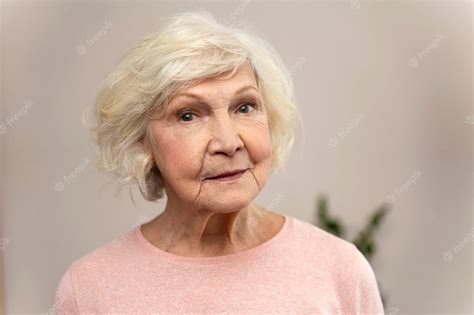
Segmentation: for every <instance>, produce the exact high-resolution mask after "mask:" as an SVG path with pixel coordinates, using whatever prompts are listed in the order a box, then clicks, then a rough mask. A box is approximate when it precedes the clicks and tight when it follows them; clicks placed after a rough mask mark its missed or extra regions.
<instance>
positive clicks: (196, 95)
mask: <svg viewBox="0 0 474 315" xmlns="http://www.w3.org/2000/svg"><path fill="white" fill-rule="evenodd" d="M247 90H255V91H257V92H258V89H257V87H256V86H255V85H245V86H243V87H241V88H239V89H238V90H236V91H235V92H234V96H237V95H239V94H242V93H243V92H245V91H247ZM180 97H190V98H195V99H198V100H200V101H204V98H203V97H202V96H201V95H199V94H194V93H190V92H184V93H181V94H179V95H176V96H175V97H174V99H177V98H180Z"/></svg>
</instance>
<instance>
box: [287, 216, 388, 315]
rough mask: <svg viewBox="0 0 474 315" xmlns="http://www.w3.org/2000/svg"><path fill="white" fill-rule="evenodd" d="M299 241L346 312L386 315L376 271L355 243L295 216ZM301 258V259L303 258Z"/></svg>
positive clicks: (305, 253)
mask: <svg viewBox="0 0 474 315" xmlns="http://www.w3.org/2000/svg"><path fill="white" fill-rule="evenodd" d="M293 222H294V223H293V225H294V232H295V234H294V235H296V239H295V242H294V243H295V246H297V245H296V244H298V243H299V244H302V245H299V246H298V249H299V251H300V252H302V253H304V257H303V258H302V259H301V260H310V261H311V262H312V264H311V266H314V268H315V269H314V272H317V273H318V274H319V275H320V279H326V277H328V278H327V280H328V281H329V282H331V283H333V284H334V286H335V287H336V288H337V291H338V292H339V293H338V295H339V296H340V297H341V301H343V302H342V303H341V305H342V307H343V309H344V312H347V313H357V314H383V312H384V311H383V304H382V300H381V295H380V291H379V288H378V284H377V280H376V277H375V274H374V271H373V269H372V267H371V265H370V264H369V262H368V260H367V258H366V257H365V256H364V255H363V254H362V253H361V252H360V250H359V249H358V248H357V247H356V246H355V245H354V244H352V243H351V242H349V241H346V240H344V239H342V238H340V237H338V236H335V235H333V234H331V233H329V232H327V231H325V230H323V229H322V228H320V227H318V226H316V225H314V224H311V223H308V222H305V221H302V220H299V219H295V218H293ZM301 260H300V261H301Z"/></svg>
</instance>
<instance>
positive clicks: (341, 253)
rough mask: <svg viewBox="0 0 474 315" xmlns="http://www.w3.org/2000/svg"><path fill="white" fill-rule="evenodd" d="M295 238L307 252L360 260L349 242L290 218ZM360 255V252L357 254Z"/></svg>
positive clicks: (356, 251) (356, 250) (312, 225)
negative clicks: (302, 243) (303, 244)
mask: <svg viewBox="0 0 474 315" xmlns="http://www.w3.org/2000/svg"><path fill="white" fill-rule="evenodd" d="M291 219H292V223H293V229H294V233H295V235H296V237H297V238H298V240H299V241H300V242H301V241H302V242H304V243H305V244H306V247H307V248H308V250H309V251H312V252H314V253H319V254H321V255H325V256H328V257H333V258H342V257H343V258H345V260H347V259H360V256H359V255H358V252H359V251H358V249H357V247H355V246H354V244H352V243H351V242H349V241H347V240H345V239H343V238H341V237H338V236H336V235H334V234H331V233H329V232H327V231H325V230H323V229H322V228H321V227H319V226H316V225H314V224H312V223H309V222H306V221H303V220H301V219H298V218H294V217H291ZM359 253H360V252H359Z"/></svg>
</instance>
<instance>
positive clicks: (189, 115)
mask: <svg viewBox="0 0 474 315" xmlns="http://www.w3.org/2000/svg"><path fill="white" fill-rule="evenodd" d="M193 115H194V113H193V112H184V113H181V114H178V118H179V120H180V121H184V122H188V121H192V116H193ZM183 118H184V120H183Z"/></svg>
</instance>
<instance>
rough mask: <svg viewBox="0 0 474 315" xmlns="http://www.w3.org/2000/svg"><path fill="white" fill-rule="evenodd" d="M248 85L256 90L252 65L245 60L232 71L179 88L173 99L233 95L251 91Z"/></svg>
mask: <svg viewBox="0 0 474 315" xmlns="http://www.w3.org/2000/svg"><path fill="white" fill-rule="evenodd" d="M249 86H251V87H254V88H255V90H256V91H259V90H258V83H257V80H256V78H255V74H254V71H253V69H252V66H251V65H250V63H249V62H248V61H247V62H245V63H244V64H242V65H241V66H240V67H238V68H237V69H236V70H235V71H234V72H233V73H226V74H222V75H219V76H216V77H212V78H207V79H205V80H203V81H202V82H200V83H198V84H196V85H193V86H189V87H187V88H185V89H182V90H180V91H179V92H178V93H177V94H176V96H175V97H173V99H176V98H181V97H187V96H190V95H196V96H199V97H202V98H214V97H215V95H216V94H220V95H222V94H226V95H234V94H236V93H237V92H241V91H252V90H254V89H250V88H249Z"/></svg>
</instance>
